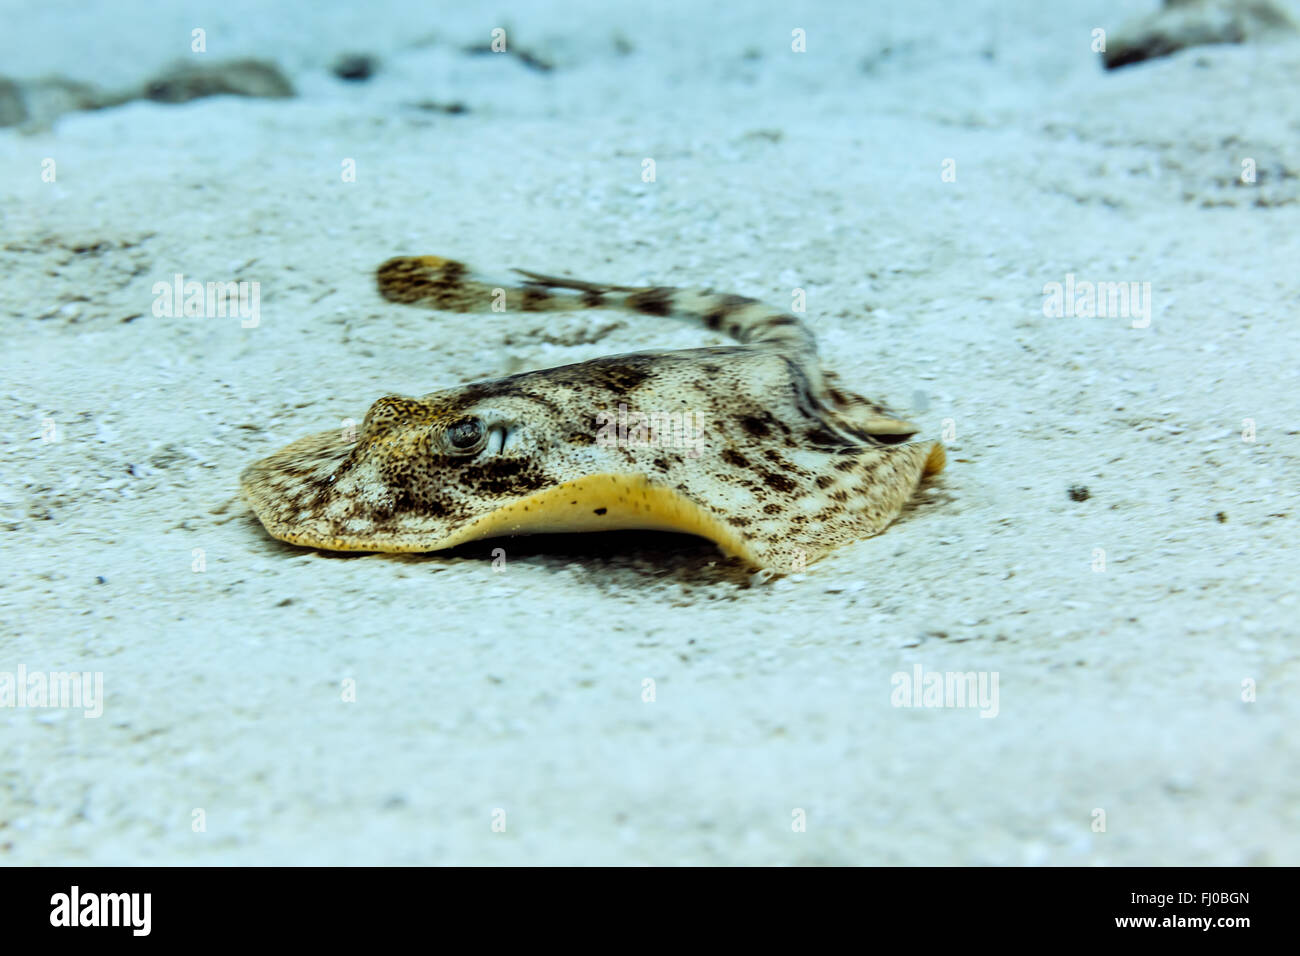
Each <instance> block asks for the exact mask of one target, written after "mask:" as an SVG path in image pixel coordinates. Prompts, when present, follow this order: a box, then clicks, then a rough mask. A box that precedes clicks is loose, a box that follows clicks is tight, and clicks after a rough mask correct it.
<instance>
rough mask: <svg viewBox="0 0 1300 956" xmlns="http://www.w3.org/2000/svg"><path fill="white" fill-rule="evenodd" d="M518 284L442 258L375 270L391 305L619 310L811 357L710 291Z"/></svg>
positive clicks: (795, 336)
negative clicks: (676, 321)
mask: <svg viewBox="0 0 1300 956" xmlns="http://www.w3.org/2000/svg"><path fill="white" fill-rule="evenodd" d="M514 271H515V272H517V273H519V275H521V276H523V277H524V278H523V281H522V282H514V283H511V282H493V281H492V280H490V279H488V278H486V277H483V276H481V275H478V274H476V273H474V272H473V271H472V270H470V268H469V267H468V266H467V265H465V263H463V262H458V261H456V260H454V259H444V258H442V257H440V256H398V257H397V258H394V259H389V260H388V261H387V262H385V263H384V264H383V265H381V266H380V267H379V270H378V273H377V276H376V278H377V280H378V283H379V294H380V295H382V296H383V297H384V298H385V299H388V300H389V301H390V302H403V303H408V304H418V305H426V306H429V307H431V308H435V309H443V310H446V311H448V312H508V311H520V312H564V311H576V310H579V309H621V310H623V311H625V312H636V313H639V314H641V315H652V316H660V317H672V318H675V319H681V320H684V321H687V322H693V323H696V324H698V325H702V326H704V327H705V328H707V329H713V330H715V331H719V332H723V333H725V334H727V335H729V336H731V337H732V338H734V339H735V340H736V341H738V342H741V343H744V344H746V345H756V346H763V347H767V348H778V349H783V350H787V351H792V352H796V353H802V354H804V355H808V356H812V355H815V354H816V351H817V344H816V340H815V339H814V337H813V334H812V332H811V331H810V330H809V329H808V327H807V326H806V325H804V323H803V322H801V321H799V319H797V318H795V317H794V316H793V315H790V314H789V313H785V312H781V311H780V310H778V309H774V308H773V307H771V306H769V305H767V304H765V303H763V302H760V301H759V300H758V299H750V298H747V297H746V296H743V295H732V294H730V293H721V292H714V291H713V290H711V289H677V288H673V287H671V286H625V285H610V284H608V283H601V282H588V281H585V280H582V279H572V278H566V277H563V276H551V275H544V274H542V273H540V272H529V271H528V270H526V269H516V270H514Z"/></svg>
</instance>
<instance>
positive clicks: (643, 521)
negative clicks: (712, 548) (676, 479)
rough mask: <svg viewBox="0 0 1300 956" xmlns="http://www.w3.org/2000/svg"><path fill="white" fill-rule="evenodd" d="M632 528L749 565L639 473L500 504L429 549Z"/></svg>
mask: <svg viewBox="0 0 1300 956" xmlns="http://www.w3.org/2000/svg"><path fill="white" fill-rule="evenodd" d="M633 529H637V530H645V531H676V532H680V533H683V534H694V535H699V536H700V537H702V538H708V539H709V540H710V541H712V542H714V543H715V544H717V545H718V547H720V548H721V549H722V550H723V551H724V552H726V553H727V554H729V555H738V556H740V557H744V558H746V559H748V560H751V561H752V555H751V554H750V553H749V548H748V547H747V544H746V542H745V541H744V539H743V538H741V537H740V536H739V535H738V534H736V532H735V531H734V530H732V529H731V528H730V527H729V526H728V525H726V524H725V523H723V522H722V521H721V520H720V519H719V518H718V517H716V516H715V515H714V514H713V513H711V512H710V511H708V510H707V509H706V508H704V507H702V506H701V505H699V504H697V503H696V502H695V501H692V500H691V499H690V498H688V497H686V496H685V495H683V494H681V493H680V492H678V491H676V490H674V489H672V488H668V487H666V486H664V485H658V484H654V483H652V482H651V481H650V480H649V479H647V478H646V476H645V475H640V474H598V475H586V476H583V477H582V478H575V479H574V480H572V481H567V482H565V483H564V484H561V485H556V486H555V487H554V488H548V489H546V490H545V491H539V492H537V493H536V494H533V495H529V496H528V497H527V498H521V499H518V500H516V501H513V502H511V503H510V504H508V505H503V506H502V507H500V508H498V509H497V510H495V511H492V512H490V513H488V514H486V515H484V516H482V517H481V518H478V519H476V520H475V521H472V522H470V523H469V524H467V525H465V526H464V527H463V528H461V529H459V530H458V531H455V532H453V533H452V534H450V535H448V536H447V537H446V538H444V539H443V540H441V541H439V542H437V543H436V544H435V545H432V547H433V548H436V549H441V548H450V547H454V546H455V545H458V544H462V543H464V542H466V541H477V540H479V539H481V538H492V537H497V536H500V535H512V534H549V533H557V532H572V531H616V530H618V531H622V530H633Z"/></svg>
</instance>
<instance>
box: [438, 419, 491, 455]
mask: <svg viewBox="0 0 1300 956" xmlns="http://www.w3.org/2000/svg"><path fill="white" fill-rule="evenodd" d="M447 441H448V442H449V443H450V444H451V447H452V448H454V449H456V450H457V451H472V450H473V449H474V448H476V447H477V446H478V444H479V443H480V442H481V441H483V423H482V422H481V421H479V420H478V419H477V418H462V419H461V420H460V421H457V422H452V424H451V427H449V428H448V429H447Z"/></svg>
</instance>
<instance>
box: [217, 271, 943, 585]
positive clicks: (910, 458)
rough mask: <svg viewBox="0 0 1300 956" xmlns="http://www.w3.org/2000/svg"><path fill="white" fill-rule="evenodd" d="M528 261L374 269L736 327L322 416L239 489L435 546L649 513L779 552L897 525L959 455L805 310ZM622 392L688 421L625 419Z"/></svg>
mask: <svg viewBox="0 0 1300 956" xmlns="http://www.w3.org/2000/svg"><path fill="white" fill-rule="evenodd" d="M520 274H521V275H523V276H524V279H523V281H522V282H520V281H514V282H511V281H491V280H489V279H487V278H484V277H481V276H478V275H476V274H474V273H473V272H471V270H470V269H469V268H467V267H466V266H465V265H464V264H462V263H460V262H456V261H454V260H450V259H442V258H438V257H435V256H418V257H401V258H396V259H391V260H389V261H388V262H385V263H384V264H383V265H382V266H380V267H379V270H378V282H379V291H380V293H381V294H382V295H383V296H384V298H386V299H388V300H390V301H393V302H402V303H411V304H419V305H424V306H428V307H432V308H435V309H440V310H446V311H452V312H502V311H503V310H504V312H505V313H506V314H505V315H504V316H503V319H505V320H507V321H508V319H509V313H511V312H517V313H522V312H551V311H561V310H580V309H592V308H607V309H622V310H624V311H627V312H632V313H636V314H640V315H645V316H652V317H655V318H667V317H672V318H677V319H685V320H688V321H693V322H695V323H697V324H700V325H702V326H704V327H706V328H709V329H714V330H717V331H719V332H723V333H726V334H727V335H729V336H731V337H732V338H734V339H735V340H737V341H738V342H739V343H740V344H739V345H732V346H724V347H712V348H699V349H685V350H679V351H671V352H662V351H660V352H636V353H631V354H626V355H615V356H609V357H605V358H599V359H594V360H591V361H588V362H583V363H580V364H576V365H565V366H559V367H557V368H549V369H542V370H539V371H533V372H524V373H522V374H519V375H512V376H509V377H507V378H502V379H497V380H494V381H486V382H475V383H472V384H468V385H463V386H460V387H458V388H452V389H448V390H445V391H440V392H434V393H432V394H429V395H425V396H423V397H421V398H408V397H403V396H387V397H384V398H380V399H379V400H377V401H376V402H375V403H374V404H373V405H372V406H371V408H370V410H369V412H368V413H367V414H366V416H365V419H364V421H363V422H362V425H361V427H360V428H359V429H358V430H357V431H356V433H355V434H348V433H347V432H345V431H343V430H335V431H329V432H322V433H319V434H316V435H311V436H308V437H306V438H303V439H300V440H298V441H296V442H294V443H293V444H291V445H288V446H287V447H285V448H283V449H281V450H280V451H278V452H276V453H275V454H273V455H271V456H270V457H268V458H264V459H262V460H261V461H258V462H256V463H254V464H252V465H250V466H249V467H248V468H247V469H245V471H244V473H243V475H242V480H241V483H242V489H243V493H244V495H245V497H246V498H247V499H248V500H249V502H250V503H251V504H252V506H253V510H254V511H255V512H256V514H257V516H258V517H259V518H260V519H261V521H262V523H263V524H264V525H265V526H266V528H267V530H268V531H270V533H271V534H272V535H274V536H275V537H277V538H281V539H283V540H285V541H290V542H293V543H295V544H302V545H308V546H312V547H319V548H327V549H333V550H354V551H356V550H361V551H436V550H440V549H443V548H447V547H451V546H453V545H456V544H459V543H461V542H464V541H469V540H475V539H478V538H483V537H490V536H495V535H503V534H518V533H529V532H540V531H586V530H600V529H614V528H651V529H659V530H678V531H686V532H690V533H694V534H700V535H703V536H705V537H708V538H711V539H712V540H714V541H715V542H717V544H718V545H719V547H721V548H722V549H723V550H724V551H726V552H727V553H729V554H734V555H739V556H740V557H742V558H744V559H745V560H747V561H748V562H750V563H751V564H753V565H755V566H757V567H765V568H770V569H772V570H775V571H778V572H782V571H791V570H798V569H799V568H801V567H803V566H804V565H805V564H807V563H809V562H812V561H815V560H816V559H818V558H820V557H822V556H824V555H826V554H827V553H829V552H830V551H831V550H833V549H834V548H836V547H839V546H841V545H844V544H847V543H849V542H851V541H854V540H857V539H860V538H863V537H867V536H869V535H872V534H875V533H877V532H879V531H881V530H883V529H884V528H885V527H886V526H887V525H888V524H889V523H890V521H892V520H893V518H894V517H895V516H896V515H897V514H898V512H899V511H900V510H901V509H902V507H903V505H904V504H905V503H906V502H907V500H908V499H909V498H910V497H911V495H912V494H913V492H914V490H915V488H916V486H917V484H918V483H919V482H920V481H921V479H922V477H923V476H924V475H926V474H931V473H934V472H937V471H939V470H941V469H942V467H943V464H944V452H943V447H942V445H940V444H939V443H938V442H937V441H928V440H922V441H912V440H911V439H912V438H913V436H914V435H915V434H916V431H917V429H916V427H915V426H913V425H911V424H909V423H908V422H906V421H903V420H902V419H900V418H899V417H897V416H896V415H895V414H894V413H892V412H890V411H889V409H888V408H886V407H885V406H884V405H881V404H879V403H876V402H873V401H870V400H869V399H866V398H863V397H862V396H860V395H857V394H854V393H853V392H851V391H849V390H847V389H845V388H844V387H843V386H842V385H840V384H839V383H838V381H836V379H835V378H834V376H833V375H832V374H830V373H826V372H823V370H822V367H821V363H820V361H819V360H818V357H817V350H816V342H815V340H814V338H813V336H812V333H811V332H810V331H809V329H808V328H807V326H805V325H804V324H803V323H802V322H801V321H799V319H797V318H795V317H794V316H792V315H788V314H785V313H782V312H779V311H777V310H775V309H772V308H770V307H769V306H767V305H764V304H763V303H762V302H760V301H758V300H755V299H750V298H746V297H744V296H739V295H731V294H726V293H715V292H713V291H711V290H689V289H675V288H671V287H666V286H653V287H649V288H637V287H630V286H615V285H607V284H601V283H593V282H584V281H580V280H576V279H568V278H558V277H554V276H546V275H541V274H539V273H533V272H522V271H521V273H520ZM620 406H622V407H623V409H624V410H625V411H626V410H631V411H632V412H634V413H641V414H647V415H649V414H654V415H657V416H667V417H668V419H667V420H674V421H678V422H686V423H691V426H692V427H691V428H689V429H688V428H679V429H677V430H673V429H672V428H668V429H667V431H660V432H658V433H656V432H655V431H654V430H653V429H650V430H646V429H642V430H641V431H639V432H638V431H637V430H636V428H635V424H633V426H632V429H631V430H627V431H624V432H619V431H618V430H617V426H618V421H619V412H620ZM674 416H675V418H674ZM467 418H469V419H474V420H476V421H477V422H478V423H480V424H481V426H482V428H481V429H474V428H471V429H469V431H468V435H469V439H468V440H469V441H470V442H472V441H473V440H474V436H475V435H476V434H481V438H480V441H479V444H478V445H477V446H474V447H469V448H458V447H456V445H455V444H454V443H453V442H452V439H451V437H450V435H449V430H450V431H451V433H452V434H460V435H462V436H463V435H464V434H466V432H465V430H464V428H463V423H464V420H465V419H467ZM457 422H460V423H462V428H461V430H460V431H459V432H457V431H456V430H452V428H451V426H452V425H453V424H455V423H457ZM664 427H667V426H664ZM458 440H459V441H461V443H462V444H464V443H465V440H464V439H463V438H459V439H458Z"/></svg>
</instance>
